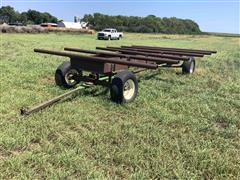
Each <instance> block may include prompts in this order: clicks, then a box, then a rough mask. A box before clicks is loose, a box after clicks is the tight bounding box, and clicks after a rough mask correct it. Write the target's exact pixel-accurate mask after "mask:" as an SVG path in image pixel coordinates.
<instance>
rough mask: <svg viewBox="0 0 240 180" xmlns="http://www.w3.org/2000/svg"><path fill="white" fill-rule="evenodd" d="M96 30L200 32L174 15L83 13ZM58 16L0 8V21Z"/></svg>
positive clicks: (38, 21)
mask: <svg viewBox="0 0 240 180" xmlns="http://www.w3.org/2000/svg"><path fill="white" fill-rule="evenodd" d="M82 20H83V21H85V22H89V24H90V25H91V26H92V27H93V28H94V29H95V30H97V31H99V30H102V29H104V28H116V29H118V30H119V31H124V32H137V33H166V34H200V33H201V30H200V28H199V26H198V24H197V23H196V22H194V21H192V20H190V19H179V18H176V17H171V18H166V17H164V18H160V17H156V16H154V15H149V16H146V17H138V16H120V15H119V16H109V15H105V14H101V13H94V14H85V15H84V17H83V19H82ZM58 21H59V20H58V18H56V17H54V16H52V15H51V14H50V13H48V12H44V13H42V12H39V11H36V10H28V11H27V12H22V13H19V12H18V11H15V10H14V8H13V7H11V6H3V7H1V8H0V23H4V22H5V23H8V24H9V23H22V24H24V25H26V24H41V23H45V22H49V23H57V22H58Z"/></svg>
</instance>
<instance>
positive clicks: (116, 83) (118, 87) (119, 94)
mask: <svg viewBox="0 0 240 180" xmlns="http://www.w3.org/2000/svg"><path fill="white" fill-rule="evenodd" d="M129 79H132V80H133V82H134V84H135V91H134V95H133V96H132V98H131V99H128V100H126V99H125V98H124V96H123V86H124V84H125V82H126V81H127V80H129ZM137 94H138V81H137V79H136V76H135V75H134V74H133V73H132V72H130V71H122V72H119V73H117V74H116V75H115V76H114V78H113V80H112V82H111V88H110V95H111V100H112V101H113V102H116V103H118V104H124V103H130V102H132V101H134V99H135V98H136V96H137Z"/></svg>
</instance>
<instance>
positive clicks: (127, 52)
mask: <svg viewBox="0 0 240 180" xmlns="http://www.w3.org/2000/svg"><path fill="white" fill-rule="evenodd" d="M96 49H99V50H106V51H114V52H121V53H124V54H137V55H144V56H152V57H160V58H167V59H174V60H182V61H188V60H189V58H188V57H182V56H172V55H162V54H158V53H146V52H140V51H134V50H125V49H122V48H112V47H111V48H109V47H107V48H105V47H96Z"/></svg>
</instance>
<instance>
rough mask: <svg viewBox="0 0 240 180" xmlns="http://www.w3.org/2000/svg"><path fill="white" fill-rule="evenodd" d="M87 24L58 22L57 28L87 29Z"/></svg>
mask: <svg viewBox="0 0 240 180" xmlns="http://www.w3.org/2000/svg"><path fill="white" fill-rule="evenodd" d="M87 25H88V23H85V22H65V21H62V22H59V23H58V27H64V28H71V29H88V27H87Z"/></svg>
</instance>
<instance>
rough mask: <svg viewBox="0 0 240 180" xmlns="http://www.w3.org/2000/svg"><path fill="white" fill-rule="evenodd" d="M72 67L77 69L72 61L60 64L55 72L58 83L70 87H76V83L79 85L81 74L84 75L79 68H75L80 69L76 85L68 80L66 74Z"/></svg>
mask: <svg viewBox="0 0 240 180" xmlns="http://www.w3.org/2000/svg"><path fill="white" fill-rule="evenodd" d="M71 69H75V68H72V67H71V63H70V62H69V61H66V62H63V63H62V64H61V65H60V66H58V68H57V70H56V72H55V83H56V85H58V86H60V87H64V88H67V89H69V88H72V87H74V86H75V85H77V84H78V83H79V82H80V76H81V75H82V72H81V71H79V70H77V69H75V70H77V71H78V73H79V75H80V76H79V77H75V81H76V83H75V84H74V85H69V84H68V83H67V82H66V80H65V75H66V73H67V72H68V71H69V70H71Z"/></svg>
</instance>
